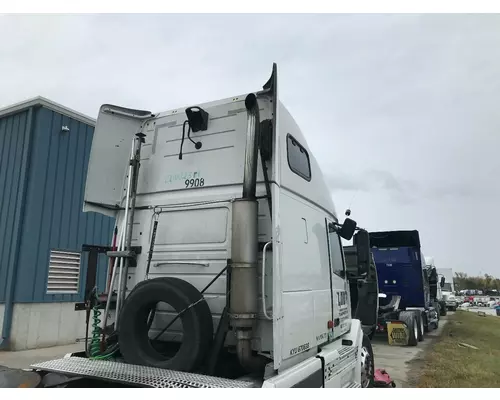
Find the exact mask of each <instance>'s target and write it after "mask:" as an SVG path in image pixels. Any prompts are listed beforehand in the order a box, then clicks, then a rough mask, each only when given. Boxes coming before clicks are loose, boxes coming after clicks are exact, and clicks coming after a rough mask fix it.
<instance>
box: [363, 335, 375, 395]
mask: <svg viewBox="0 0 500 400" xmlns="http://www.w3.org/2000/svg"><path fill="white" fill-rule="evenodd" d="M360 358H361V387H362V388H371V387H373V384H374V382H375V358H374V357H373V348H372V343H371V341H370V339H369V338H368V336H367V335H366V334H363V343H362V344H361V357H360Z"/></svg>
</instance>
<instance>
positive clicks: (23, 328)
mask: <svg viewBox="0 0 500 400" xmlns="http://www.w3.org/2000/svg"><path fill="white" fill-rule="evenodd" d="M94 124H95V121H94V120H93V119H91V118H89V117H87V116H85V115H82V114H80V113H77V112H75V111H72V110H70V109H68V108H66V107H63V106H61V105H59V104H56V103H54V102H52V101H49V100H47V99H44V98H41V97H38V98H35V99H32V100H29V101H25V102H23V103H19V104H16V105H13V106H10V107H7V108H4V109H1V110H0V327H2V336H1V339H0V348H3V349H11V350H20V349H28V348H36V347H44V346H51V345H59V344H67V343H74V342H75V341H76V340H77V339H79V338H82V337H83V336H84V319H85V318H84V313H83V312H77V311H75V310H74V304H75V302H79V301H83V296H84V289H85V288H84V286H85V275H86V268H87V258H86V257H85V255H84V254H82V253H81V249H82V245H83V244H96V245H108V244H109V243H110V239H111V235H112V231H113V228H114V219H112V218H109V217H106V216H103V215H100V214H96V213H83V212H82V207H83V194H84V189H85V179H86V173H87V166H88V160H89V155H90V148H91V143H92V135H93V132H94ZM103 258H104V257H103ZM105 281H106V262H105V260H104V259H101V260H100V263H99V267H98V273H97V282H98V286H99V287H100V289H101V290H102V289H103V288H104V285H105Z"/></svg>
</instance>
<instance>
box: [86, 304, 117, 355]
mask: <svg viewBox="0 0 500 400" xmlns="http://www.w3.org/2000/svg"><path fill="white" fill-rule="evenodd" d="M92 311H93V315H92V340H91V341H90V358H91V359H94V360H109V359H111V358H113V356H114V355H115V353H116V352H117V351H118V345H114V346H111V347H110V348H108V349H106V350H105V351H104V352H101V330H100V327H99V326H100V324H101V319H100V318H99V317H100V316H101V314H102V313H101V311H100V310H99V300H98V299H97V296H96V303H95V305H94V307H93V308H92Z"/></svg>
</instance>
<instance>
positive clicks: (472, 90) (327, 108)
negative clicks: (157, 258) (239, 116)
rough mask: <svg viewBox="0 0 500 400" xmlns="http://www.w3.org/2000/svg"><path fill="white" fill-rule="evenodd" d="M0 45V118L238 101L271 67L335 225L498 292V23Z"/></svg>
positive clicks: (264, 27) (118, 29)
mask: <svg viewBox="0 0 500 400" xmlns="http://www.w3.org/2000/svg"><path fill="white" fill-rule="evenodd" d="M0 37H1V38H2V40H1V41H0V60H1V61H0V106H1V107H3V106H7V105H9V104H11V103H14V102H18V101H21V100H24V99H26V98H29V97H34V96H37V95H42V96H45V97H48V98H49V99H51V100H54V101H56V102H59V103H62V104H64V105H66V106H68V107H70V108H73V109H75V110H77V111H80V112H83V113H85V114H87V115H89V116H92V117H96V114H97V111H98V109H99V106H100V105H101V104H102V103H115V104H119V105H123V106H129V107H133V108H144V109H148V110H152V111H163V110H168V109H170V108H176V107H179V106H184V105H190V104H196V103H201V102H203V101H209V100H215V99H218V98H223V97H229V96H232V95H235V94H241V93H245V92H248V91H253V90H256V89H258V88H260V87H261V85H262V84H263V83H264V82H265V81H266V80H267V78H268V77H269V74H270V71H271V67H272V63H273V62H277V63H278V70H279V86H280V96H281V100H282V101H283V102H284V104H285V105H286V106H287V108H288V109H289V110H290V111H291V113H292V114H293V115H294V117H295V119H296V121H297V122H298V124H299V125H300V126H301V128H302V130H303V131H304V134H305V136H306V138H307V141H308V144H309V146H310V147H311V149H312V151H313V153H314V154H315V156H316V158H317V159H318V162H319V164H320V166H321V167H322V169H323V171H324V173H325V176H326V177H327V179H328V183H329V185H330V188H331V192H332V196H333V198H334V201H335V204H336V207H337V211H338V212H339V214H340V216H341V217H342V216H343V212H344V210H345V209H346V208H348V207H350V208H351V209H352V217H353V218H354V219H356V220H357V221H358V223H359V225H360V226H362V227H365V228H367V229H369V230H390V229H418V230H419V231H420V234H421V240H422V243H423V252H424V254H425V255H426V256H433V257H434V258H435V261H436V264H437V266H438V267H443V268H453V269H454V270H455V271H462V272H467V273H469V274H476V273H490V274H493V275H495V276H497V277H500V262H499V259H498V258H497V257H496V256H495V254H496V253H495V251H497V250H498V248H499V247H500V235H499V234H498V227H499V226H500V186H499V183H500V157H498V153H499V152H500V16H499V15H286V16H280V15H268V16H264V15H255V16H253V15H206V16H202V15H172V16H169V15H157V16H153V15H151V16H148V15H137V16H134V15H129V16H126V15H122V16H110V15H107V16H106V15H103V16H71V17H65V16H31V17H25V16H2V17H0Z"/></svg>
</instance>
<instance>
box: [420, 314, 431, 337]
mask: <svg viewBox="0 0 500 400" xmlns="http://www.w3.org/2000/svg"><path fill="white" fill-rule="evenodd" d="M422 318H423V320H424V333H429V332H430V331H431V329H430V326H429V318H427V314H426V313H425V312H423V313H422Z"/></svg>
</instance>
